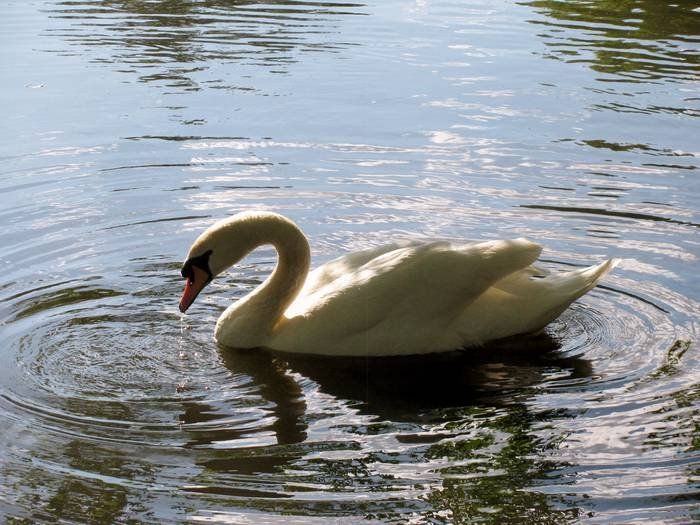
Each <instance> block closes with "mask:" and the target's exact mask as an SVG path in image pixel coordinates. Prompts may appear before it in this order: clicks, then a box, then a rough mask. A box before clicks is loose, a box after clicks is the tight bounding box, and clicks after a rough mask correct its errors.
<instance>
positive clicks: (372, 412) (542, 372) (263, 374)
mask: <svg viewBox="0 0 700 525" xmlns="http://www.w3.org/2000/svg"><path fill="white" fill-rule="evenodd" d="M560 349H561V345H560V344H559V343H558V342H557V340H556V339H555V338H554V337H553V336H551V335H549V334H548V333H541V334H538V335H531V336H523V337H515V338H510V339H506V340H503V341H497V342H493V343H490V344H488V345H485V346H484V347H481V348H477V349H470V350H468V351H457V352H448V353H441V354H433V355H416V356H407V357H394V356H392V357H367V358H364V357H327V356H312V355H298V354H287V353H281V352H272V351H268V350H263V349H231V348H223V347H220V356H221V362H222V364H223V365H224V366H225V367H226V368H227V369H228V370H229V371H230V373H231V374H232V375H233V376H247V377H249V378H250V379H251V383H252V385H255V389H256V393H257V394H258V395H259V396H260V397H262V398H263V399H264V400H265V401H267V402H269V405H270V406H271V408H270V411H271V415H272V416H273V420H272V422H271V423H270V424H269V425H266V426H264V427H262V428H259V429H257V430H260V431H272V432H274V435H275V437H276V441H277V444H279V445H288V444H294V443H302V442H304V440H305V439H306V437H307V434H306V430H307V426H306V423H305V417H306V415H307V414H306V411H307V403H306V400H305V395H306V393H305V390H318V392H320V393H323V394H327V395H330V396H332V397H333V398H335V399H337V400H343V401H348V402H350V403H351V404H353V407H354V408H356V409H357V410H358V411H359V414H362V415H369V416H378V417H380V418H382V419H386V420H391V421H405V422H416V423H421V422H430V420H431V419H432V417H433V416H434V415H436V414H438V413H439V412H440V411H441V410H442V409H449V408H456V407H471V406H494V407H507V406H508V405H510V404H512V403H519V402H523V401H526V400H527V399H528V397H529V396H530V395H531V390H530V387H533V386H536V385H538V384H540V383H541V382H542V381H543V380H545V379H547V377H548V376H550V375H551V374H552V373H553V371H557V374H556V375H557V377H558V379H559V380H567V381H571V380H577V379H581V378H586V377H589V376H591V374H592V365H591V363H590V361H588V360H586V359H582V358H580V357H575V356H574V357H571V356H566V355H562V354H560V353H559V351H560ZM558 372H561V373H558ZM563 375H564V376H565V377H562V376H563ZM311 383H313V388H309V386H310V384H311ZM250 387H251V385H248V386H247V387H246V389H249V388H250ZM246 391H248V390H246ZM210 412H211V411H210V410H208V407H207V405H192V406H190V407H189V408H187V409H186V410H185V412H184V413H183V414H182V416H181V421H182V422H183V423H185V424H196V423H201V422H203V421H206V420H207V416H206V415H205V414H207V413H210ZM250 432H251V429H250V428H247V429H245V430H237V429H235V428H230V429H220V430H218V431H216V432H215V433H212V432H207V433H206V437H205V436H201V438H199V439H198V438H194V439H193V440H192V441H191V442H190V445H191V446H194V445H202V444H206V443H213V442H221V441H228V440H234V441H235V440H236V439H237V438H240V436H242V435H243V434H246V433H247V434H250ZM195 434H196V432H195Z"/></svg>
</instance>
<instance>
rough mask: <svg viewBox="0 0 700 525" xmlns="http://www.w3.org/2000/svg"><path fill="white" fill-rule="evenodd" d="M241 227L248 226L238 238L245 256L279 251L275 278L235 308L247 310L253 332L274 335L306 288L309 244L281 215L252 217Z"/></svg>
mask: <svg viewBox="0 0 700 525" xmlns="http://www.w3.org/2000/svg"><path fill="white" fill-rule="evenodd" d="M241 223H243V224H241ZM238 225H239V226H240V225H243V226H244V227H243V228H242V229H241V230H239V232H240V233H241V235H240V236H237V238H236V243H237V244H238V250H240V252H239V253H241V252H242V255H243V256H245V254H247V253H249V252H251V251H252V250H254V249H255V248H257V247H259V246H263V245H267V244H272V245H273V246H274V247H275V249H276V250H277V265H276V266H275V269H274V271H273V272H272V274H271V275H270V276H269V277H268V278H267V279H266V280H265V282H263V283H262V284H261V285H260V286H258V287H257V288H256V289H255V290H254V291H253V292H252V293H250V294H249V295H248V296H246V297H244V298H243V299H242V300H240V301H239V302H238V303H236V304H234V305H233V306H234V307H235V309H236V311H237V312H238V313H239V314H240V313H243V309H242V307H243V306H245V314H244V318H245V322H246V324H248V325H249V326H250V328H253V327H254V328H255V329H256V330H258V331H259V332H260V333H270V332H271V331H272V329H273V328H274V326H275V325H276V324H277V323H278V321H279V320H280V319H281V318H282V316H283V315H284V312H285V311H286V310H287V308H288V307H289V305H290V304H291V303H292V301H294V299H295V297H296V296H297V295H298V293H299V291H300V290H301V288H302V286H303V285H304V282H305V280H306V276H307V274H308V272H309V264H310V259H311V255H310V251H309V243H308V242H307V240H306V237H304V234H303V233H302V232H301V230H300V229H299V228H298V227H297V226H296V225H295V224H294V223H293V222H292V221H290V220H288V219H285V218H284V217H282V216H280V215H276V214H268V213H255V214H250V215H249V216H246V217H245V218H244V220H243V221H241V222H239V223H238ZM242 321H243V319H242Z"/></svg>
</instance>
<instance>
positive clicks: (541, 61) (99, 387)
mask: <svg viewBox="0 0 700 525" xmlns="http://www.w3.org/2000/svg"><path fill="white" fill-rule="evenodd" d="M0 13H1V14H2V16H1V17H0V26H2V31H1V32H0V43H1V44H2V45H0V57H1V58H0V60H2V69H3V75H2V91H0V98H1V99H2V107H3V140H2V142H1V146H0V148H1V150H0V156H1V157H2V167H1V168H0V170H1V173H2V177H1V178H0V225H1V226H2V228H0V333H1V343H0V345H1V346H0V428H1V430H0V516H2V517H3V518H4V520H5V521H6V522H8V523H42V522H56V521H60V522H61V523H74V522H75V523H179V522H194V523H202V522H204V523H285V524H290V523H319V524H321V523H323V524H326V523H348V524H349V523H353V524H354V523H375V522H381V523H426V524H427V523H430V524H436V523H499V524H500V523H518V522H532V523H556V524H560V523H578V522H585V523H690V522H692V521H694V520H698V519H700V504H699V503H698V502H699V501H700V453H699V449H700V354H699V353H698V313H699V312H700V307H699V301H700V279H698V269H699V268H700V266H699V258H700V237H699V236H698V227H699V226H700V217H698V209H700V191H699V190H700V183H699V182H698V180H699V176H700V168H699V163H700V160H699V158H698V157H699V156H700V139H699V137H700V127H699V126H698V124H699V122H700V121H699V120H698V118H699V117H700V89H699V87H698V85H699V84H698V81H699V80H700V36H699V35H700V3H699V2H693V1H680V2H677V3H667V2H659V1H651V0H630V1H625V2H612V1H604V0H598V1H595V0H589V1H545V0H542V1H532V2H520V3H516V2H505V1H498V2H490V1H488V2H487V1H485V0H482V1H480V2H479V1H476V2H473V1H470V2H457V1H445V2H429V1H426V0H418V1H414V2H398V1H389V2H374V3H367V4H365V3H342V2H327V3H324V2H303V1H301V2H286V1H275V2H269V3H255V2H244V1H239V2H230V1H223V0H200V1H194V0H192V1H182V2H176V1H145V0H144V1H129V2H127V1H116V0H114V1H109V0H104V1H98V0H92V1H90V0H72V1H36V2H24V1H21V2H20V1H14V0H9V1H5V2H3V4H2V7H0ZM251 208H258V209H260V208H264V209H272V210H276V211H279V212H282V213H284V214H286V215H288V216H289V217H291V218H292V219H294V220H295V221H297V222H298V223H299V224H300V225H301V226H302V227H303V229H304V230H305V231H306V233H307V234H308V235H309V238H310V242H311V245H312V250H313V253H314V261H315V263H319V262H323V261H325V260H328V259H330V258H332V257H334V256H337V255H340V254H342V253H344V252H346V251H347V250H352V249H357V248H361V247H366V246H370V245H375V244H378V243H381V242H383V241H384V240H386V239H387V238H388V237H408V236H412V235H418V236H423V237H430V236H437V237H465V238H484V239H485V238H494V237H514V236H521V235H522V236H528V237H530V238H532V239H534V240H537V241H539V242H541V243H543V244H544V245H545V246H546V249H545V253H544V256H543V259H544V263H543V265H544V266H547V267H549V268H551V269H554V270H556V269H560V268H565V267H566V266H568V265H583V264H590V263H592V262H595V261H600V260H602V259H603V258H607V257H612V256H614V257H620V258H622V259H623V262H622V264H621V265H620V266H619V267H618V268H617V269H616V270H615V272H614V273H613V274H612V275H611V276H610V277H609V278H607V279H606V280H605V283H604V286H601V287H599V288H597V289H596V290H594V291H593V292H592V293H590V294H589V295H587V296H586V297H585V298H583V299H582V300H580V301H579V302H577V303H576V304H575V305H574V306H573V307H572V308H571V309H570V310H569V311H568V312H567V313H566V314H565V315H564V316H563V317H561V318H560V319H559V320H558V321H556V322H555V323H553V324H552V325H551V326H550V327H549V329H548V330H547V332H546V333H545V334H543V335H541V336H539V337H535V338H529V339H519V340H515V341H511V342H507V343H503V344H499V345H495V346H491V347H488V348H485V349H483V350H481V351H479V352H468V353H463V354H454V355H446V356H439V357H434V358H431V359H425V358H422V359H419V358H414V359H404V360H379V361H373V360H358V361H353V360H350V361H346V360H342V361H334V360H324V359H321V360H318V359H316V360H314V359H306V358H294V359H290V358H285V357H280V356H275V355H270V354H268V353H265V352H230V351H223V350H221V349H219V348H217V346H216V345H215V344H214V342H213V340H212V333H213V323H214V322H215V319H216V318H217V316H218V314H219V313H220V312H221V310H222V309H223V308H225V307H226V306H227V305H228V304H229V302H230V301H231V300H232V299H234V298H235V297H239V296H241V295H243V294H245V293H247V292H248V291H249V290H251V289H252V288H253V287H254V286H255V285H256V283H258V282H260V281H261V280H262V279H264V278H265V276H266V275H267V273H268V272H269V271H270V270H271V268H272V266H273V264H274V257H273V255H274V254H273V253H272V252H271V251H269V250H268V251H264V250H263V251H260V252H258V253H255V254H254V255H253V256H252V257H251V258H250V259H248V260H247V261H246V263H245V264H244V265H243V266H241V267H238V268H237V269H236V270H235V271H233V272H232V273H230V274H229V275H228V277H227V278H224V279H220V280H219V281H217V283H215V284H214V285H213V286H212V288H211V290H210V291H209V293H206V294H204V295H203V296H202V297H201V298H200V300H199V301H198V303H197V304H196V305H195V307H194V308H193V309H192V310H191V312H190V313H189V314H188V315H187V316H186V317H181V316H180V315H179V313H178V311H177V301H178V298H179V294H180V292H181V286H182V282H181V280H180V277H179V272H178V270H179V266H180V263H181V261H182V259H183V257H184V255H185V253H186V250H187V248H188V246H189V244H190V242H191V241H192V239H193V238H194V237H195V236H196V235H197V234H198V233H199V232H200V231H201V230H202V229H203V228H204V227H206V226H207V225H209V224H210V223H211V222H213V221H214V220H215V219H218V218H222V217H225V216H227V215H229V214H232V213H234V212H237V211H241V210H244V209H251Z"/></svg>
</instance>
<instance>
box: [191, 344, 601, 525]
mask: <svg viewBox="0 0 700 525" xmlns="http://www.w3.org/2000/svg"><path fill="white" fill-rule="evenodd" d="M559 349H560V346H559V344H558V343H557V342H556V340H554V339H553V338H552V337H550V336H548V335H546V334H542V335H539V336H534V337H528V338H515V339H511V340H508V341H502V342H499V343H496V344H491V345H488V346H487V347H484V348H481V349H476V350H473V351H464V352H454V353H449V354H439V355H431V356H411V357H403V358H376V357H375V358H327V357H317V356H294V355H287V354H279V353H272V352H267V351H262V350H233V349H221V357H222V360H223V364H224V365H225V366H226V367H227V368H228V369H229V371H230V372H231V373H232V374H234V375H235V376H238V375H240V374H244V375H246V376H249V377H250V378H251V379H252V382H253V384H254V385H257V386H258V389H259V394H260V395H261V396H262V397H264V399H265V400H266V401H267V402H268V403H269V404H270V405H272V408H271V409H270V410H271V412H272V414H273V415H274V423H273V424H271V425H270V426H269V427H268V430H272V431H274V433H275V435H276V439H277V444H278V446H277V447H267V449H265V450H259V451H258V453H254V454H246V453H243V454H241V451H240V450H237V449H235V448H234V449H228V450H217V451H211V452H212V453H211V454H208V455H206V457H205V458H203V459H202V460H201V462H200V465H202V466H204V467H205V468H206V469H207V470H208V471H209V472H219V473H226V474H227V475H231V474H232V473H235V474H236V475H251V474H267V475H272V474H273V473H275V472H277V473H279V472H282V471H284V472H289V471H290V470H291V471H295V470H298V469H301V470H302V471H304V472H305V476H306V477H305V478H304V481H305V482H306V483H310V484H316V485H323V486H331V487H336V489H335V490H343V491H347V490H351V492H350V494H349V498H350V501H352V508H353V509H354V510H353V512H354V513H360V514H364V516H365V517H371V516H373V515H375V513H377V512H382V513H384V516H385V517H391V516H394V518H397V517H400V516H402V515H405V513H406V512H407V511H408V510H410V509H411V508H412V506H416V505H420V509H418V508H414V509H413V510H420V511H421V512H422V513H423V514H424V515H425V516H432V519H434V522H435V523H447V522H450V523H469V522H472V520H480V521H482V522H484V523H518V522H521V521H520V520H522V519H524V518H526V517H529V518H532V519H536V520H537V521H538V522H540V523H565V522H569V521H572V520H575V519H577V517H578V516H579V509H578V507H577V506H576V504H573V505H571V504H567V506H566V507H567V508H565V509H563V510H561V509H559V508H557V502H560V500H561V498H559V497H557V496H550V495H546V494H542V493H538V492H536V491H535V492H533V491H531V490H530V489H531V488H532V486H533V485H536V484H537V482H538V481H541V480H545V479H547V478H548V476H550V475H552V473H553V472H554V471H556V470H557V469H559V468H561V465H558V464H556V462H554V461H551V460H549V459H546V457H547V454H546V452H545V451H546V449H547V448H548V447H549V446H551V442H550V440H549V439H543V438H541V437H538V436H537V434H536V432H535V431H534V429H535V427H536V426H538V425H541V424H543V423H545V424H546V422H547V421H549V420H551V419H552V418H556V417H562V416H563V415H564V414H561V413H559V411H545V412H537V411H533V410H531V409H529V408H528V406H527V403H526V401H527V400H528V399H529V398H530V397H531V396H532V395H533V393H535V392H536V387H537V385H540V384H541V383H542V381H543V379H544V377H545V376H546V375H547V374H548V373H551V372H552V371H553V370H558V371H560V372H561V371H565V372H566V373H565V375H566V380H571V381H577V380H581V379H585V378H588V377H590V376H591V375H592V367H591V363H590V362H589V361H587V360H585V359H581V358H577V357H566V356H563V355H561V354H560V353H558V350H559ZM309 380H310V381H311V382H313V383H314V384H315V385H316V386H317V387H318V390H319V391H320V392H321V393H324V394H328V395H329V396H332V397H333V398H334V399H336V400H339V401H341V402H347V403H348V404H347V405H346V406H347V410H349V411H351V412H353V413H354V414H355V415H354V416H352V417H350V418H349V419H348V421H346V422H345V423H343V425H341V427H342V428H344V429H345V432H347V433H346V434H343V432H342V431H341V430H340V427H339V428H336V432H335V435H336V436H337V437H338V439H339V441H338V442H337V443H345V445H341V447H346V446H347V443H348V441H347V440H348V438H349V439H351V440H356V441H357V446H361V448H363V449H367V448H369V449H370V450H371V449H372V445H371V439H368V438H369V436H373V435H377V436H381V435H384V436H391V439H395V440H396V443H397V445H395V446H394V447H389V449H387V450H377V451H375V452H371V451H369V452H368V451H367V450H365V451H364V452H363V453H357V452H354V453H352V458H351V459H344V458H338V457H333V456H331V457H328V458H324V457H322V456H320V457H316V458H315V459H310V458H309V457H308V453H309V452H315V453H316V454H318V453H319V450H325V449H326V447H327V449H328V450H333V449H334V446H338V445H337V444H334V443H333V440H329V441H328V442H326V443H324V444H318V443H313V442H310V441H308V440H307V433H308V431H309V427H308V424H309V423H307V422H308V421H309V417H311V418H312V419H313V415H310V414H308V413H307V408H308V407H307V403H306V402H305V401H304V396H305V393H304V391H305V389H308V388H309V384H310V383H309ZM311 390H314V388H311ZM314 395H315V394H314ZM190 416H191V414H190ZM348 416H349V415H348ZM358 416H364V417H360V419H364V420H368V421H370V423H361V422H358ZM344 419H347V418H344ZM197 420H199V418H198V417H195V418H191V417H190V418H189V419H187V421H190V422H192V421H197ZM372 421H374V423H372ZM219 438H229V439H235V436H234V435H233V434H231V435H227V436H224V435H218V436H217V439H219ZM559 438H560V436H555V437H554V438H553V439H554V440H556V439H559ZM197 444H201V442H197ZM292 445H295V446H292ZM392 448H393V449H394V450H393V451H392V450H391V449H392ZM404 463H408V464H412V463H413V464H416V468H418V469H419V470H424V474H423V475H425V476H434V475H438V476H439V477H440V478H442V483H441V484H440V485H439V486H438V487H439V488H436V489H434V490H430V491H429V492H428V493H426V494H425V495H424V496H423V497H422V498H420V499H419V500H418V501H416V500H414V499H412V498H411V497H408V496H404V497H397V498H396V500H395V501H394V502H393V503H391V504H389V503H387V502H386V501H385V502H382V501H381V500H376V501H375V500H369V501H367V502H365V503H359V502H358V500H357V499H356V498H354V496H353V494H355V492H352V491H365V490H370V491H372V492H375V491H379V492H383V491H387V490H409V487H407V486H404V485H405V484H411V483H413V482H411V481H410V480H405V479H402V478H401V477H397V476H393V475H384V474H381V475H380V473H381V472H383V471H384V470H385V469H386V468H389V469H391V465H394V464H404ZM420 464H423V465H424V466H423V467H420ZM389 487H391V488H389ZM197 490H199V491H205V492H208V493H210V494H214V493H216V494H239V493H240V494H243V495H245V494H246V492H245V490H244V491H243V492H238V489H232V488H229V489H223V488H222V487H218V486H207V485H206V484H205V485H204V486H203V487H201V488H199V489H197ZM400 494H401V493H400V492H399V493H397V496H399V495H400ZM265 497H268V498H272V497H276V498H280V497H285V492H284V491H282V490H277V491H272V492H270V493H268V494H267V496H265ZM569 503H570V502H569ZM346 504H349V503H343V504H338V505H337V508H336V511H340V510H341V509H343V508H344V507H345V505H346ZM355 515H357V514H355ZM446 516H450V517H449V518H447V517H446Z"/></svg>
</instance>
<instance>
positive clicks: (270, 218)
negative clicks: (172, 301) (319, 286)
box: [180, 212, 292, 313]
mask: <svg viewBox="0 0 700 525" xmlns="http://www.w3.org/2000/svg"><path fill="white" fill-rule="evenodd" d="M287 223H288V224H292V223H291V222H290V221H289V220H287V219H285V218H284V217H282V216H281V215H277V214H274V213H269V212H243V213H238V214H236V215H234V216H233V217H229V218H228V219H224V220H221V221H218V222H216V223H214V224H213V225H211V226H210V227H209V228H207V229H206V230H205V231H204V232H203V233H202V234H201V235H200V236H199V237H197V239H196V240H195V241H194V243H193V244H192V246H191V247H190V250H189V252H188V253H187V258H186V259H185V263H184V264H183V265H182V270H181V273H182V276H183V277H184V278H185V279H187V282H186V283H185V291H184V292H183V294H182V298H181V299H180V311H181V312H183V313H184V312H185V311H186V310H187V309H188V308H189V307H190V305H191V304H192V303H193V302H194V300H195V299H196V298H197V296H198V295H199V292H201V291H202V290H203V289H204V287H205V286H206V285H208V284H209V283H210V282H211V281H212V280H213V279H214V277H216V276H217V275H219V274H220V273H222V272H223V271H225V270H226V269H227V268H229V267H230V266H232V265H234V264H236V263H237V262H238V261H240V260H241V259H242V258H243V257H245V256H246V255H247V254H248V253H249V252H250V251H251V250H252V249H253V248H255V247H256V246H259V245H260V244H264V243H265V242H273V243H274V242H275V239H276V238H278V237H279V235H278V233H279V231H278V230H280V228H284V226H285V225H286V224H287ZM287 227H288V226H287Z"/></svg>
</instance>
